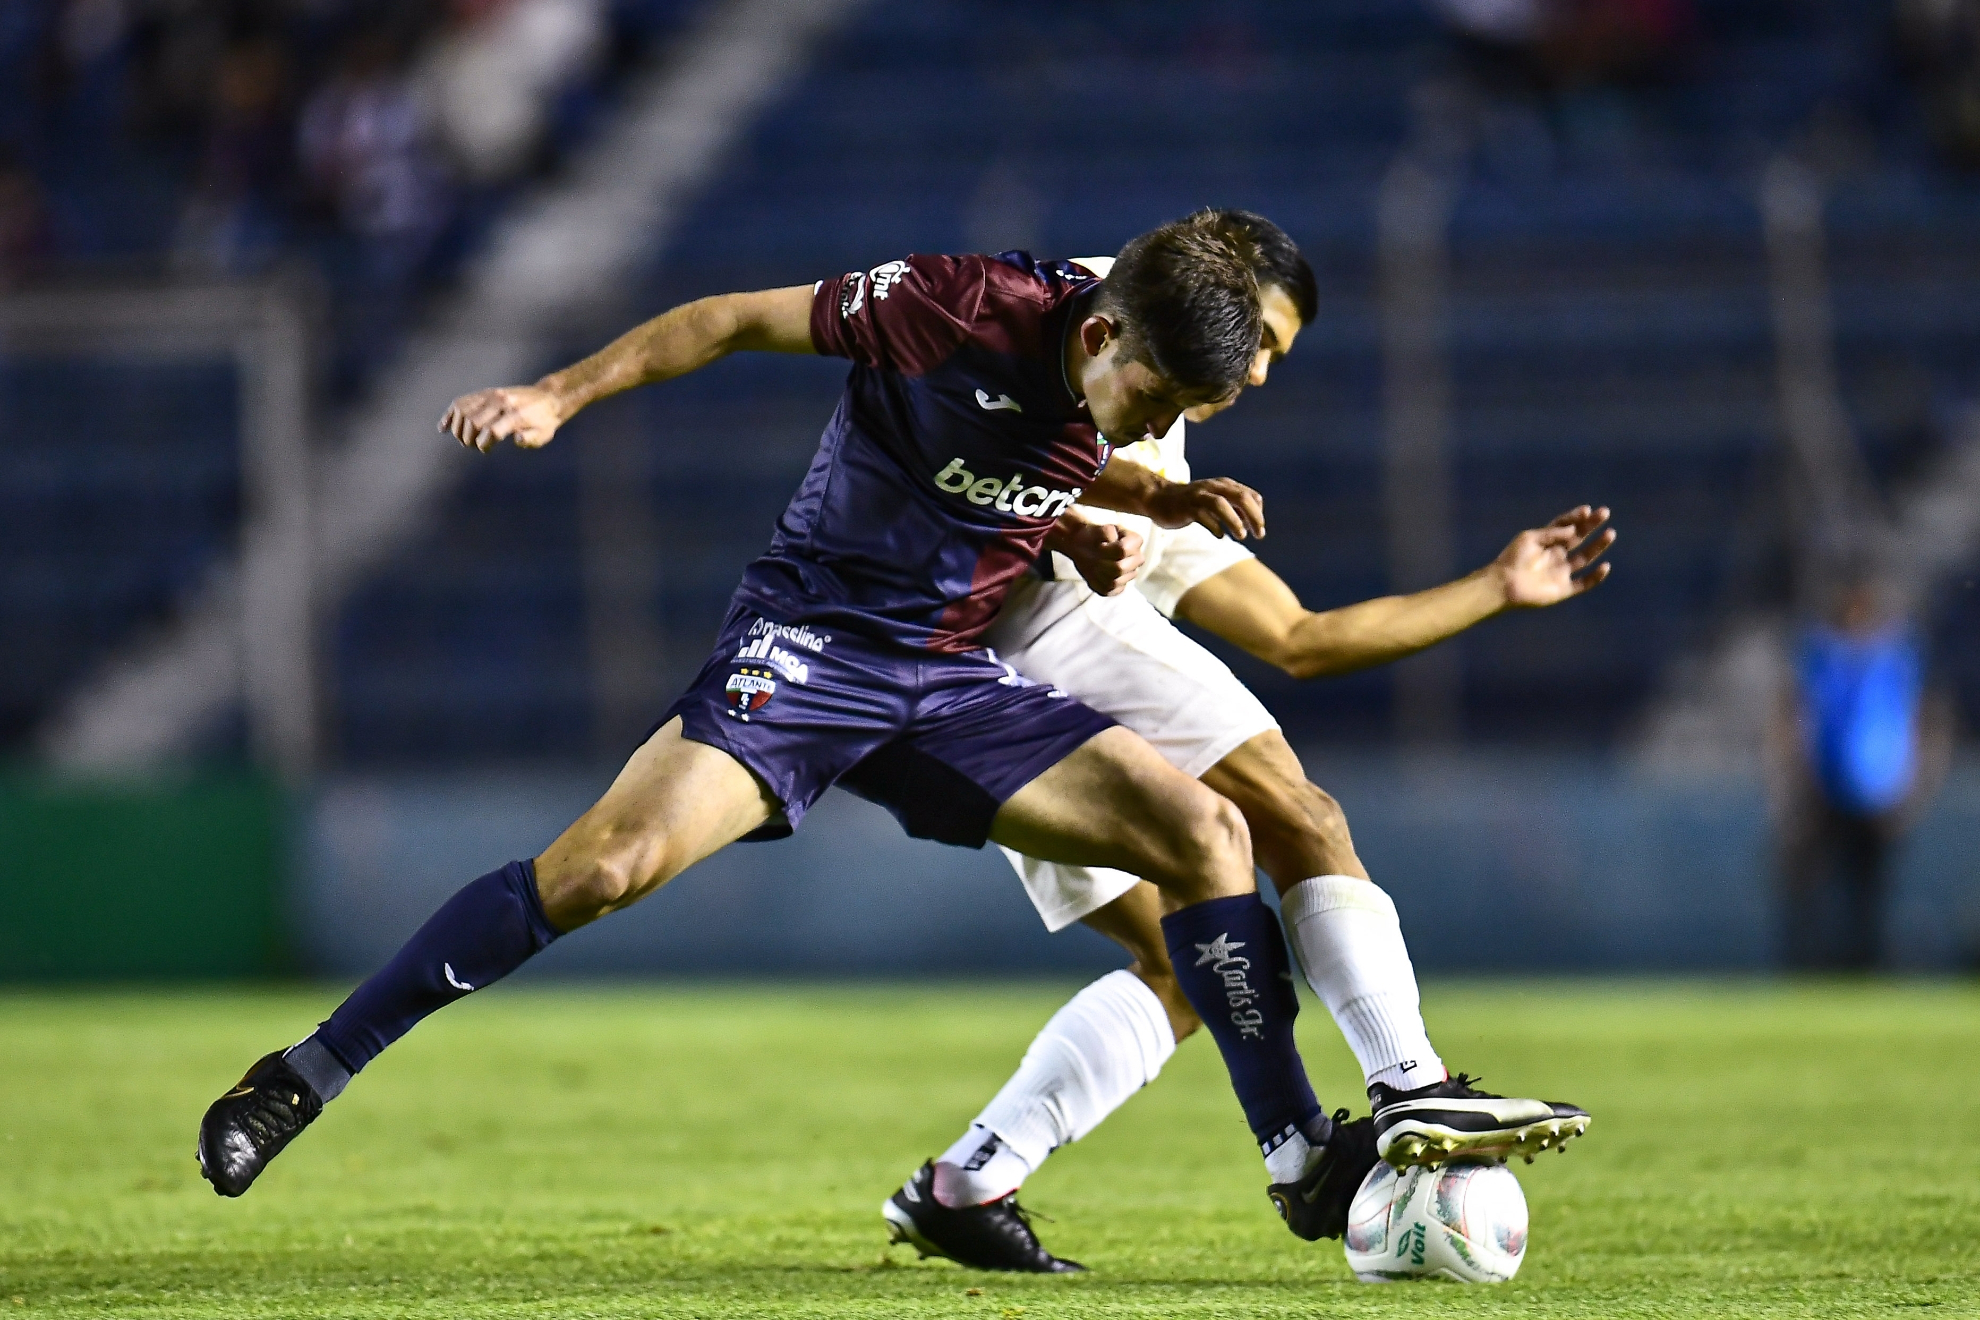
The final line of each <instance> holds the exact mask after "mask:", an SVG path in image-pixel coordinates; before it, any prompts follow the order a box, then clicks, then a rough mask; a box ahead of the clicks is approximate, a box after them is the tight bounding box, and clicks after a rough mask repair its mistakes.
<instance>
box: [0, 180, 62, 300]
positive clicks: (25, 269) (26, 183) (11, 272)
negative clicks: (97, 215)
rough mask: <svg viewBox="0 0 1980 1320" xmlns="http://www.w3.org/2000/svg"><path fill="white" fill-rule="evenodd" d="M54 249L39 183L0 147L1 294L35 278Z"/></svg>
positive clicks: (51, 232)
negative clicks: (26, 280)
mask: <svg viewBox="0 0 1980 1320" xmlns="http://www.w3.org/2000/svg"><path fill="white" fill-rule="evenodd" d="M53 246H54V232H53V229H52V227H51V225H50V222H49V216H48V204H47V202H46V200H45V199H44V198H43V196H42V192H41V185H40V183H38V182H37V181H36V180H35V177H34V175H32V174H30V173H29V172H28V171H27V169H26V168H25V167H23V166H22V165H21V164H20V163H19V162H18V161H16V160H15V159H14V158H13V157H12V155H11V154H9V153H8V152H7V151H6V149H5V148H4V147H0V290H5V289H10V288H12V287H14V286H15V285H17V284H19V283H20V282H21V281H22V280H24V279H26V278H28V277H29V276H31V275H33V274H34V272H35V270H36V269H37V268H39V267H40V266H41V264H42V263H43V262H45V261H46V260H47V259H48V254H49V252H50V250H51V249H52V248H53Z"/></svg>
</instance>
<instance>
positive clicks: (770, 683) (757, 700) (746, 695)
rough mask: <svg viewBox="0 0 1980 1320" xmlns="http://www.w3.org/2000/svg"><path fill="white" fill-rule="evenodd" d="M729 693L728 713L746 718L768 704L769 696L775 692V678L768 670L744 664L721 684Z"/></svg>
mask: <svg viewBox="0 0 1980 1320" xmlns="http://www.w3.org/2000/svg"><path fill="white" fill-rule="evenodd" d="M722 690H723V691H725V692H727V693H728V694H729V714H731V715H733V716H735V717H736V718H737V719H739V720H747V719H748V718H749V717H750V716H751V715H752V714H754V713H755V712H756V711H759V710H762V709H763V708H764V707H765V706H767V705H769V704H770V698H771V697H773V696H775V695H776V693H777V680H776V679H775V678H773V677H771V675H770V671H769V670H767V669H764V668H761V667H759V666H757V665H744V666H743V667H742V668H740V669H738V670H736V672H735V673H733V674H730V675H729V681H728V682H727V683H725V684H723V685H722Z"/></svg>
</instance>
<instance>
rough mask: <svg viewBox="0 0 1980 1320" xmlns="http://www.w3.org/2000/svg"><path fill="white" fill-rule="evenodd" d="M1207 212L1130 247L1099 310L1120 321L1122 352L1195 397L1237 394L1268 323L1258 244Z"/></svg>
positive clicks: (1104, 284)
mask: <svg viewBox="0 0 1980 1320" xmlns="http://www.w3.org/2000/svg"><path fill="white" fill-rule="evenodd" d="M1205 214H1206V213H1203V212H1199V213H1197V214H1196V215H1192V216H1187V217H1185V218H1184V219H1181V220H1172V221H1170V222H1169V223H1168V224H1166V225H1163V226H1162V227H1161V228H1159V229H1151V230H1149V231H1148V232H1147V233H1145V234H1143V235H1141V236H1140V237H1139V238H1136V239H1134V240H1132V241H1131V242H1129V244H1128V245H1127V246H1126V247H1124V248H1122V249H1121V254H1120V256H1118V257H1116V258H1114V268H1113V269H1112V270H1110V271H1109V272H1107V278H1106V279H1105V280H1103V281H1101V284H1100V295H1099V300H1098V301H1097V302H1096V303H1095V304H1094V311H1096V312H1098V313H1100V314H1102V315H1105V316H1111V317H1113V318H1114V320H1115V322H1116V324H1117V326H1118V329H1119V334H1120V338H1121V352H1122V353H1124V354H1126V355H1127V357H1128V359H1129V360H1130V361H1134V362H1145V363H1147V364H1148V366H1149V367H1150V368H1152V369H1153V370H1154V371H1155V373H1156V374H1157V375H1159V376H1161V377H1163V378H1164V379H1166V380H1170V381H1173V382H1175V383H1176V384H1177V385H1180V386H1181V387H1182V388H1183V389H1185V390H1188V391H1190V392H1191V393H1203V394H1208V395H1210V396H1212V397H1215V398H1222V397H1223V396H1225V395H1227V394H1230V393H1232V392H1233V391H1235V390H1237V389H1238V388H1239V387H1240V386H1242V385H1243V384H1244V382H1245V380H1246V378H1247V377H1249V376H1250V374H1251V362H1252V358H1253V357H1254V356H1256V354H1257V352H1258V340H1259V336H1260V334H1261V332H1262V330H1263V326H1264V322H1263V320H1262V318H1261V317H1260V316H1259V312H1258V277H1257V274H1256V271H1257V257H1258V252H1257V248H1256V246H1255V245H1254V244H1253V243H1252V242H1251V240H1250V239H1249V238H1248V237H1247V236H1246V235H1245V234H1243V233H1242V232H1241V231H1239V230H1237V229H1235V228H1233V227H1230V226H1225V225H1219V224H1216V223H1213V222H1211V221H1210V220H1208V219H1206V218H1205Z"/></svg>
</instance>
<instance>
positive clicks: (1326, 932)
mask: <svg viewBox="0 0 1980 1320" xmlns="http://www.w3.org/2000/svg"><path fill="white" fill-rule="evenodd" d="M1281 911H1282V914H1283V916H1284V917H1285V926H1286V931H1287V933H1288V934H1289V935H1290V936H1291V938H1292V947H1293V952H1294V953H1295V954H1296V955H1298V958H1299V965H1300V968H1301V969H1302V970H1303V971H1304V972H1305V973H1306V983H1307V984H1308V985H1310V986H1312V987H1313V993H1314V994H1316V995H1319V996H1320V1002H1321V1003H1323V1004H1325V1005H1326V1006H1327V1011H1328V1012H1329V1013H1332V1014H1333V1015H1334V1021H1335V1022H1336V1023H1337V1024H1338V1025H1339V1026H1340V1029H1341V1034H1342V1035H1343V1036H1345V1037H1347V1043H1348V1048H1349V1049H1351V1050H1353V1051H1354V1057H1355V1058H1356V1059H1357V1060H1358V1061H1359V1062H1360V1064H1361V1071H1362V1073H1363V1075H1364V1076H1366V1077H1367V1079H1368V1081H1369V1082H1370V1083H1371V1084H1373V1083H1375V1082H1381V1083H1383V1084H1385V1085H1387V1086H1392V1087H1394V1088H1396V1089H1397V1090H1405V1091H1406V1090H1413V1089H1415V1088H1416V1087H1419V1086H1428V1085H1429V1084H1430V1083H1432V1082H1440V1081H1442V1080H1443V1079H1444V1078H1445V1076H1447V1074H1446V1073H1445V1071H1444V1061H1443V1060H1442V1059H1440V1058H1438V1057H1437V1051H1436V1050H1435V1049H1434V1048H1432V1047H1431V1044H1430V1036H1429V1033H1428V1032H1426V1031H1425V1030H1424V1027H1423V1007H1422V1000H1421V998H1420V997H1419V996H1418V994H1417V990H1416V969H1415V968H1414V967H1412V966H1411V965H1410V961H1409V946H1407V945H1406V944H1404V943H1403V934H1402V922H1401V921H1399V920H1398V919H1397V917H1396V905H1395V903H1394V902H1392V901H1391V900H1390V898H1389V896H1388V895H1387V894H1385V893H1383V892H1382V890H1381V888H1380V887H1379V886H1377V885H1375V884H1373V883H1372V882H1370V881H1367V880H1357V879H1355V878H1354V877H1353V876H1346V875H1321V876H1315V877H1314V878H1313V879H1311V880H1302V881H1300V882H1299V883H1298V884H1296V885H1294V886H1293V887H1292V889H1291V890H1290V891H1288V892H1287V894H1286V896H1285V900H1284V903H1283V905H1282V908H1281Z"/></svg>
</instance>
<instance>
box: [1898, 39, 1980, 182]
mask: <svg viewBox="0 0 1980 1320" xmlns="http://www.w3.org/2000/svg"><path fill="white" fill-rule="evenodd" d="M1895 21H1896V26H1897V40H1898V51H1899V55H1900V57H1901V59H1902V60H1903V63H1904V65H1905V68H1906V72H1907V73H1908V74H1909V75H1910V77H1911V80H1912V84H1913V86H1915V87H1916V88H1917V90H1918V95H1919V97H1920V99H1922V100H1923V102H1924V105H1925V119H1926V122H1927V123H1928V124H1929V125H1930V126H1931V131H1932V136H1933V137H1934V138H1935V139H1936V140H1937V142H1938V144H1939V147H1940V149H1941V150H1943V151H1944V152H1945V153H1946V155H1947V156H1948V157H1950V158H1951V159H1952V160H1953V161H1954V162H1955V163H1956V164H1959V165H1963V166H1965V167H1966V168H1968V169H1973V168H1980V0H1898V3H1897V9H1896V15H1895Z"/></svg>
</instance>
